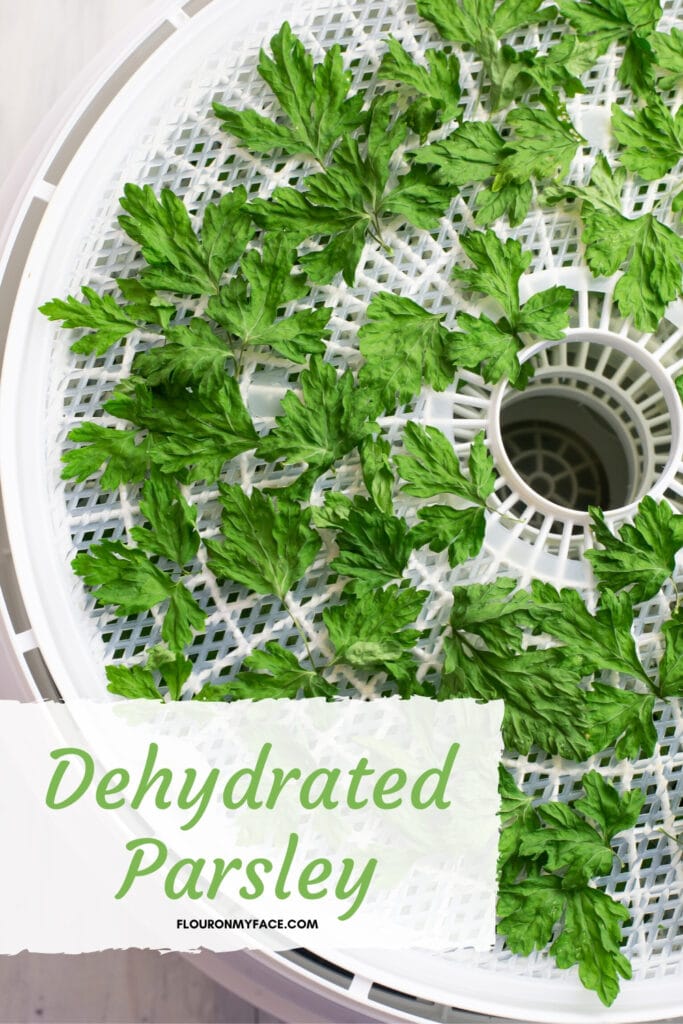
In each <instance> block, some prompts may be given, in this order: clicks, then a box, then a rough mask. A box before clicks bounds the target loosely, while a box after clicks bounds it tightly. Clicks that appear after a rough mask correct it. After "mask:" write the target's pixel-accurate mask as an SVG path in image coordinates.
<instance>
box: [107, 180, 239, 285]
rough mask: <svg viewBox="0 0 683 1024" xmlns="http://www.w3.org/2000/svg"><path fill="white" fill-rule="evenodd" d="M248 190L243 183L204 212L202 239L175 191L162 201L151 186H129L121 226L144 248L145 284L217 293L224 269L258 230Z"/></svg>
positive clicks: (164, 193) (164, 191)
mask: <svg viewBox="0 0 683 1024" xmlns="http://www.w3.org/2000/svg"><path fill="white" fill-rule="evenodd" d="M246 202H247V193H246V189H245V188H244V187H243V186H241V185H239V186H238V187H237V188H235V189H233V191H232V192H228V193H227V195H225V196H223V198H222V199H221V200H220V202H219V203H217V204H209V205H208V206H207V207H206V210H205V211H204V218H203V221H202V230H201V238H198V237H197V235H196V233H195V231H194V228H193V227H192V221H191V219H190V214H189V213H188V210H187V207H186V206H185V204H184V203H183V201H182V199H180V197H179V196H177V195H175V193H174V192H172V191H171V190H170V189H167V188H165V189H162V191H161V198H160V199H157V197H156V196H155V194H154V191H153V190H152V188H151V187H150V186H149V185H145V186H144V187H143V188H140V187H139V186H138V185H132V184H129V185H126V187H125V188H124V196H123V198H122V199H121V206H122V207H123V209H124V210H125V211H126V213H125V214H124V215H122V216H121V217H119V224H120V225H121V227H122V228H123V230H124V231H125V232H126V234H127V235H129V237H130V238H132V239H133V241H134V242H137V243H138V244H139V245H140V246H141V248H142V255H143V257H144V259H145V260H146V262H147V264H148V266H147V267H145V269H144V270H143V271H142V274H141V278H142V281H143V283H144V284H145V285H148V286H149V287H150V288H153V289H161V290H165V291H171V292H177V293H179V294H180V295H213V294H215V293H216V292H217V291H218V285H219V282H220V279H221V276H222V275H223V273H224V271H226V270H227V269H228V267H229V266H231V264H233V263H234V262H235V260H237V259H239V257H240V256H241V255H242V253H243V252H244V250H245V248H246V246H247V243H248V242H249V240H250V238H251V237H252V235H253V233H254V229H253V227H252V223H251V215H250V213H249V210H248V208H247V205H246Z"/></svg>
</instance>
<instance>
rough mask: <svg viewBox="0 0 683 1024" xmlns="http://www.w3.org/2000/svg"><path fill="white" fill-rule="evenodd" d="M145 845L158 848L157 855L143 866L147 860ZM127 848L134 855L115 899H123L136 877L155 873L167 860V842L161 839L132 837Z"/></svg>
mask: <svg viewBox="0 0 683 1024" xmlns="http://www.w3.org/2000/svg"><path fill="white" fill-rule="evenodd" d="M145 847H151V848H152V849H156V856H155V857H154V858H153V860H152V861H151V862H150V863H149V864H147V865H146V866H145V867H143V863H144V860H145V851H144V848H145ZM126 849H127V850H130V851H131V852H132V853H133V857H132V859H131V862H130V864H129V866H128V871H127V872H126V877H125V878H124V880H123V882H122V884H121V888H120V889H119V891H118V892H117V893H116V894H115V896H114V899H115V900H120V899H123V897H124V896H125V895H126V893H127V892H128V890H129V889H130V887H131V886H132V884H133V882H134V881H135V879H136V878H143V877H144V876H145V875H153V874H154V872H155V871H158V870H159V868H160V867H162V865H163V864H164V863H165V862H166V857H167V856H168V849H167V847H166V844H165V843H162V842H161V840H160V839H131V841H130V842H129V843H126Z"/></svg>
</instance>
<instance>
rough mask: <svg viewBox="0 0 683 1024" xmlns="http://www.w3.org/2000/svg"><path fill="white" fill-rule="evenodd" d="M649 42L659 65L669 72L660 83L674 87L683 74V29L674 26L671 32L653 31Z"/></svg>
mask: <svg viewBox="0 0 683 1024" xmlns="http://www.w3.org/2000/svg"><path fill="white" fill-rule="evenodd" d="M648 42H649V44H650V46H651V47H652V52H653V53H654V56H655V62H656V63H657V65H658V66H659V67H660V68H663V69H664V71H668V72H669V73H668V74H667V75H665V76H664V77H663V78H660V80H659V84H660V85H661V87H662V89H674V88H675V87H676V85H677V84H678V81H679V79H680V78H681V76H683V31H681V29H680V28H672V29H671V32H670V33H666V32H653V33H652V35H651V36H650V37H649V39H648Z"/></svg>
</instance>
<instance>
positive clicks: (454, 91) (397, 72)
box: [377, 36, 461, 142]
mask: <svg viewBox="0 0 683 1024" xmlns="http://www.w3.org/2000/svg"><path fill="white" fill-rule="evenodd" d="M387 45H388V47H389V52H388V53H385V54H384V56H383V57H382V63H381V64H380V66H379V70H378V72H377V77H378V78H384V79H388V80H389V81H393V82H400V83H401V84H402V85H406V86H408V88H409V89H410V90H411V91H412V92H416V93H417V94H418V99H416V100H413V102H412V103H410V105H409V106H408V109H407V110H406V113H405V119H406V122H407V124H408V125H409V127H410V128H411V129H412V131H414V132H415V133H416V134H417V135H419V136H420V141H421V142H424V140H425V139H426V137H427V135H428V134H429V133H430V132H431V131H432V130H433V129H434V128H438V127H439V125H440V124H442V123H443V122H444V121H450V120H452V119H453V118H456V117H458V116H459V115H460V92H461V90H460V62H459V60H458V58H457V57H456V56H455V54H447V53H444V52H443V51H442V50H426V51H425V58H426V60H427V67H424V66H423V65H422V64H418V63H417V62H416V61H415V60H413V58H412V57H411V56H410V54H409V53H408V52H407V51H406V50H405V49H404V48H403V47H402V46H401V44H400V43H399V41H398V40H397V39H395V38H394V36H389V37H388V39H387Z"/></svg>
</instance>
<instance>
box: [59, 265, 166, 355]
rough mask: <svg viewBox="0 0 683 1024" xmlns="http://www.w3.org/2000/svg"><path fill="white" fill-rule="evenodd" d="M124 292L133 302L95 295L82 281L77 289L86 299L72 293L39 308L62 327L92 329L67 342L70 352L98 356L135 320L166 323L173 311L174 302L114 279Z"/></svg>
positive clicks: (117, 339)
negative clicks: (82, 284)
mask: <svg viewBox="0 0 683 1024" xmlns="http://www.w3.org/2000/svg"><path fill="white" fill-rule="evenodd" d="M117 284H118V285H119V287H120V289H121V290H122V291H123V293H124V296H126V293H127V296H128V297H130V296H132V295H133V294H135V295H136V296H137V298H136V301H135V302H131V303H128V304H127V305H125V306H124V305H121V304H120V303H119V302H117V301H116V299H115V298H114V297H113V296H112V295H98V294H97V292H96V291H94V290H93V289H92V288H88V287H87V286H86V285H84V286H83V287H82V289H81V291H82V292H83V296H84V298H85V299H87V302H79V301H78V299H76V298H74V296H73V295H68V296H67V298H66V299H65V300H64V299H52V300H51V301H50V302H45V303H43V305H42V306H41V307H40V312H41V313H42V314H43V315H44V316H46V317H47V318H48V320H53V321H54V320H61V321H62V327H64V328H65V329H69V330H73V329H76V328H82V327H84V328H89V329H90V330H91V332H92V333H90V334H85V335H84V336H83V337H82V338H79V339H78V341H74V342H73V344H72V345H71V351H72V352H78V353H82V354H83V355H92V354H93V353H94V354H95V355H96V356H101V355H102V354H103V353H104V352H106V351H107V349H108V348H110V347H111V346H112V345H114V344H115V343H116V342H117V341H120V340H121V338H125V337H126V335H128V334H130V332H131V331H133V330H135V329H136V327H138V325H139V324H141V323H142V324H152V325H154V324H159V325H160V326H161V327H167V326H168V324H169V322H170V320H171V317H172V316H173V314H174V313H175V306H171V305H169V304H168V303H165V302H162V301H161V300H155V297H154V293H153V292H150V291H148V290H147V289H146V288H144V287H143V286H142V285H138V289H140V290H141V292H143V293H144V296H145V298H144V302H143V301H142V299H143V297H142V295H141V292H140V291H137V290H135V291H134V287H133V286H134V282H132V281H130V280H128V281H127V280H126V279H125V278H121V279H120V280H119V281H117Z"/></svg>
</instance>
